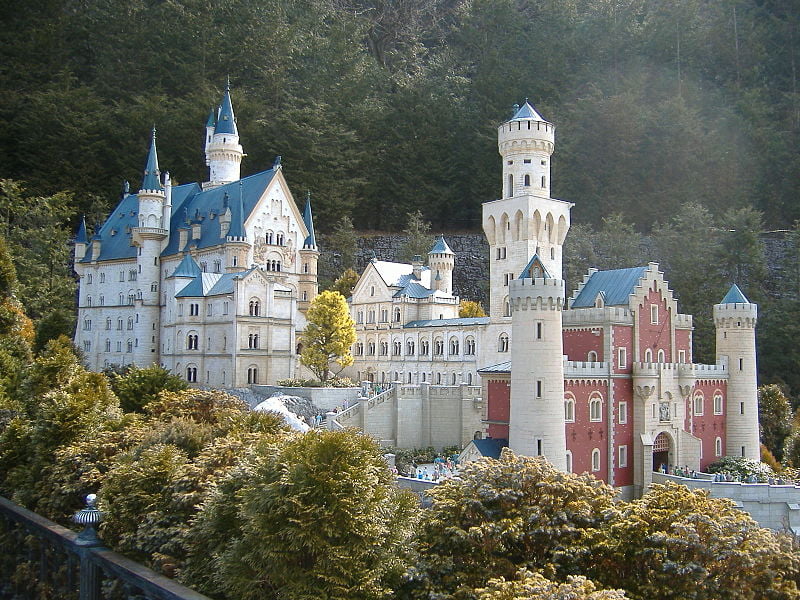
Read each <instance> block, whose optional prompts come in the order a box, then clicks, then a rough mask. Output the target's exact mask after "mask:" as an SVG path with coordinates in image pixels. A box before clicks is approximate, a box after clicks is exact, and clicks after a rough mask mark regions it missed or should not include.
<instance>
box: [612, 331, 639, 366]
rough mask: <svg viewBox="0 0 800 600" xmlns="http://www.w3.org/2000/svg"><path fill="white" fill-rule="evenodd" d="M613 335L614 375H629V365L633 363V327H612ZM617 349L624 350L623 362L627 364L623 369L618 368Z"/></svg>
mask: <svg viewBox="0 0 800 600" xmlns="http://www.w3.org/2000/svg"><path fill="white" fill-rule="evenodd" d="M613 335H614V337H613V338H612V339H613V341H614V357H613V359H612V360H613V364H614V373H630V372H631V365H632V364H633V362H634V360H635V359H634V356H633V327H630V326H625V325H614V326H613ZM617 348H625V349H626V354H625V360H626V361H627V364H626V365H625V368H624V369H620V368H619V362H618V361H617Z"/></svg>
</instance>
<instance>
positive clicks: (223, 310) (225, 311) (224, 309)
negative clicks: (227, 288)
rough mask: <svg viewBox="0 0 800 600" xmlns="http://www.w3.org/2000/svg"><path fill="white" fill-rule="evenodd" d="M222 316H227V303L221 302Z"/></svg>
mask: <svg viewBox="0 0 800 600" xmlns="http://www.w3.org/2000/svg"><path fill="white" fill-rule="evenodd" d="M222 314H223V315H227V314H228V303H227V302H223V303H222Z"/></svg>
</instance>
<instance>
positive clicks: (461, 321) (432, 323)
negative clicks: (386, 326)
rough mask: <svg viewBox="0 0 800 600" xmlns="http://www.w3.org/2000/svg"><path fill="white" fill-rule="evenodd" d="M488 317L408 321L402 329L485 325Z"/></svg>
mask: <svg viewBox="0 0 800 600" xmlns="http://www.w3.org/2000/svg"><path fill="white" fill-rule="evenodd" d="M487 323H489V317H463V318H457V319H425V320H422V321H409V322H408V323H406V324H405V325H403V327H404V328H405V329H415V328H418V327H456V326H463V325H486V324H487Z"/></svg>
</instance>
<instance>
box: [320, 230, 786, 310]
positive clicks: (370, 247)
mask: <svg viewBox="0 0 800 600" xmlns="http://www.w3.org/2000/svg"><path fill="white" fill-rule="evenodd" d="M445 239H447V243H448V244H449V245H450V247H451V248H452V249H453V252H455V253H456V264H455V270H454V272H453V287H454V289H455V292H456V294H458V295H459V296H460V297H461V298H462V299H464V300H477V301H478V302H480V303H481V304H483V306H484V308H486V307H488V305H489V244H488V243H487V242H486V238H485V237H484V235H483V233H459V234H445ZM762 239H763V242H764V249H765V257H766V262H767V266H768V268H769V271H770V276H769V280H768V281H767V286H766V288H767V290H768V292H769V294H770V295H772V296H778V297H780V296H786V295H787V293H789V294H790V295H791V293H790V292H789V290H786V289H785V286H784V285H782V282H783V281H784V278H785V274H784V273H783V271H782V267H781V264H782V262H783V257H784V255H785V253H786V249H787V246H788V242H787V241H786V240H785V239H784V238H783V236H782V235H765V236H764V237H763V238H762ZM405 242H406V236H404V235H402V234H385V235H370V236H360V237H359V238H358V252H357V254H356V270H357V271H358V272H359V273H360V272H361V271H362V270H363V269H364V267H365V265H366V264H367V263H368V262H369V261H370V259H372V257H373V256H374V257H375V258H377V259H378V260H389V261H392V260H395V256H396V255H397V252H398V251H399V250H400V248H401V247H402V246H403V244H405ZM320 245H321V247H322V254H323V257H325V255H326V254H327V253H326V251H325V249H324V238H322V239H321V240H320ZM644 246H645V247H648V246H649V244H647V240H645V244H644ZM326 258H327V261H329V262H328V264H330V265H332V266H334V268H336V269H337V270H338V264H337V263H338V259H337V257H335V256H330V255H329V254H328V255H327V257H326ZM324 262H326V261H325V260H323V261H320V263H321V264H322V263H324ZM644 262H646V261H644ZM644 262H643V264H644ZM320 274H321V275H324V273H320ZM569 285H572V284H571V283H570V282H568V286H567V287H568V289H570V290H571V289H574V285H573V286H572V287H569Z"/></svg>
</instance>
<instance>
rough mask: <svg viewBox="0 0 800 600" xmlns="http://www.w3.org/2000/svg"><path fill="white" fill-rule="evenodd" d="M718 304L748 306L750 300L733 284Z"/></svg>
mask: <svg viewBox="0 0 800 600" xmlns="http://www.w3.org/2000/svg"><path fill="white" fill-rule="evenodd" d="M720 304H750V300H748V299H747V297H746V296H745V295H744V294H743V293H742V290H740V289H739V286H738V285H736V284H735V283H734V284H733V285H732V286H731V289H729V290H728V293H727V294H725V297H724V298H723V299H722V302H720Z"/></svg>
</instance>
